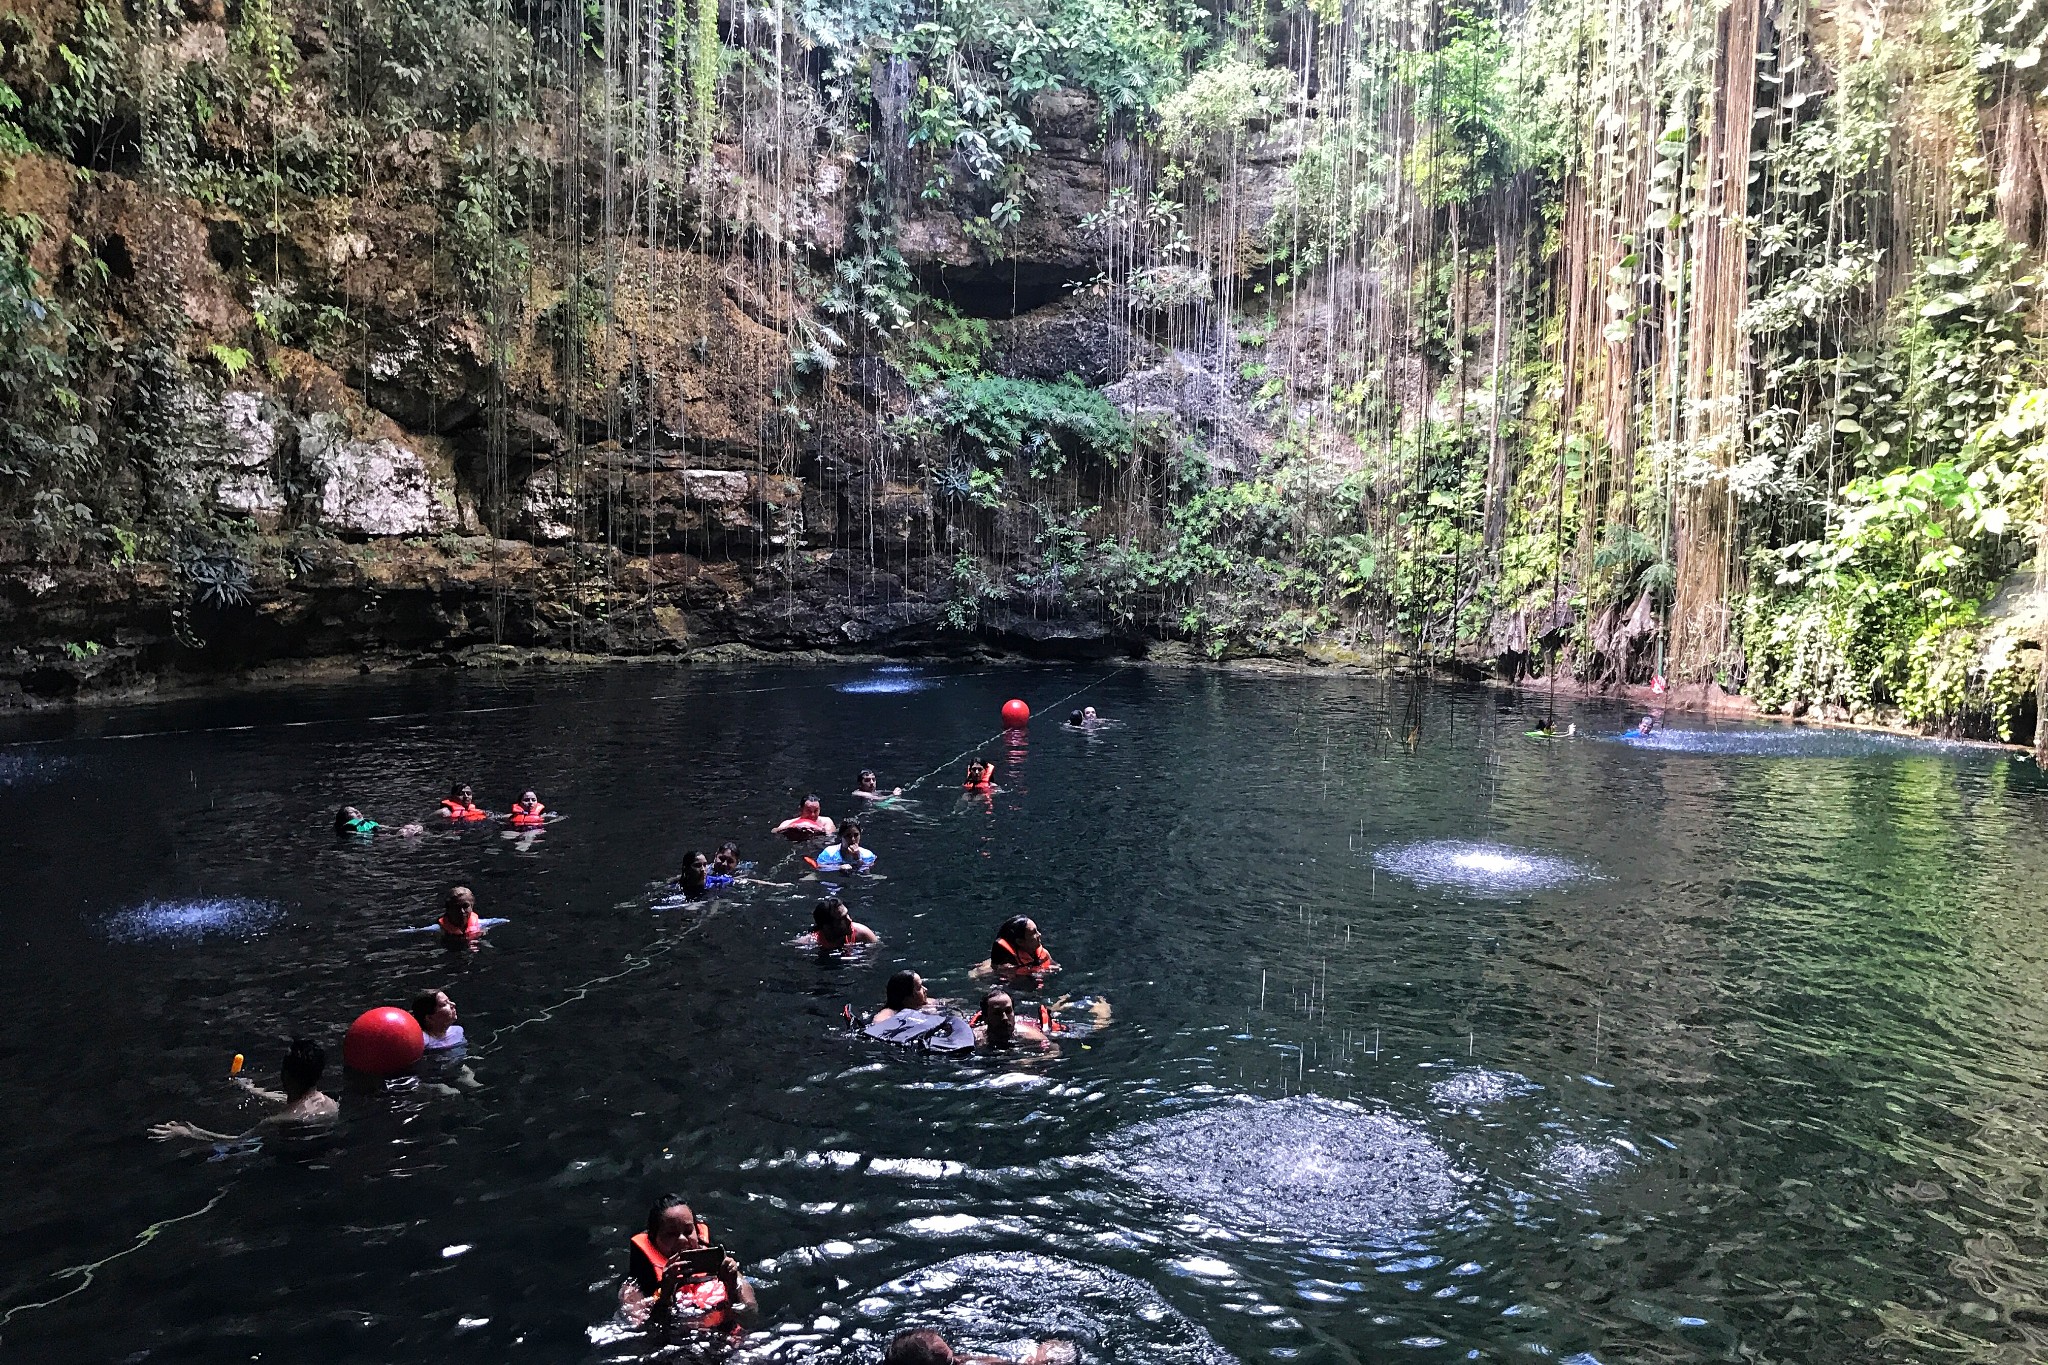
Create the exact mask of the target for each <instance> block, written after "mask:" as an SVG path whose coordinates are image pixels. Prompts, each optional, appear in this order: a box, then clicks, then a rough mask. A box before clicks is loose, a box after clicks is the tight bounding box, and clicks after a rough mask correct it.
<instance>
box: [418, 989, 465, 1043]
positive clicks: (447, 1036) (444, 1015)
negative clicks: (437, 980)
mask: <svg viewBox="0 0 2048 1365" xmlns="http://www.w3.org/2000/svg"><path fill="white" fill-rule="evenodd" d="M412 1017H413V1018H415V1019H417V1020H419V1021H420V1034H421V1036H422V1037H424V1038H425V1039H426V1040H427V1051H429V1052H445V1051H447V1050H448V1049H450V1048H458V1047H461V1046H462V1045H463V1044H464V1043H466V1042H468V1041H469V1040H468V1039H467V1038H465V1037H464V1036H463V1032H462V1025H460V1024H458V1023H456V1022H455V1002H454V1001H453V1000H450V999H449V998H448V992H446V991H421V992H420V993H419V994H418V995H416V996H414V997H413V998H412Z"/></svg>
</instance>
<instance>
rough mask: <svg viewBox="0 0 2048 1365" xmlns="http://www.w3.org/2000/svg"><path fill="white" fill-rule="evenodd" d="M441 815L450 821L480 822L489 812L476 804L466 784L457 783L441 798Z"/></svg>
mask: <svg viewBox="0 0 2048 1365" xmlns="http://www.w3.org/2000/svg"><path fill="white" fill-rule="evenodd" d="M441 814H443V815H445V816H447V817H448V818H449V819H450V820H481V819H483V818H484V816H486V815H487V814H489V812H488V811H486V810H485V809H484V808H483V807H482V806H479V805H478V804H477V803H476V800H475V798H474V797H473V796H472V795H471V793H470V790H469V784H468V783H467V782H457V783H456V784H455V785H454V786H452V787H450V788H449V789H448V794H447V795H446V796H444V797H442V798H441Z"/></svg>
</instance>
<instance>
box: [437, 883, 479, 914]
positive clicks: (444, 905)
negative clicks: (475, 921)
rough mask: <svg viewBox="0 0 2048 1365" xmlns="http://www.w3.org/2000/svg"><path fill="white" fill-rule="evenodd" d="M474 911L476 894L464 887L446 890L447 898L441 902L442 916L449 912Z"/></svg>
mask: <svg viewBox="0 0 2048 1365" xmlns="http://www.w3.org/2000/svg"><path fill="white" fill-rule="evenodd" d="M474 909H476V892H474V891H472V890H470V889H469V888H468V887H466V886H454V887H450V888H449V889H448V898H447V899H446V900H444V901H442V902H441V910H442V913H444V914H445V913H447V912H448V911H450V910H474Z"/></svg>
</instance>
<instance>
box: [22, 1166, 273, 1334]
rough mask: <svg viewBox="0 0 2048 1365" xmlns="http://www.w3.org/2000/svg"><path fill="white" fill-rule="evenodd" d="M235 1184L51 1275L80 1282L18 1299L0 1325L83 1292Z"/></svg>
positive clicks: (225, 1194) (206, 1210)
mask: <svg viewBox="0 0 2048 1365" xmlns="http://www.w3.org/2000/svg"><path fill="white" fill-rule="evenodd" d="M233 1188H234V1185H233V1184H232V1183H229V1184H226V1185H223V1186H221V1187H220V1190H219V1192H218V1193H216V1194H215V1195H214V1196H213V1198H211V1199H209V1200H207V1201H206V1202H205V1203H204V1204H202V1205H201V1206H199V1207H198V1208H196V1209H194V1210H192V1212H190V1213H181V1214H179V1215H178V1216H177V1217H175V1218H166V1219H163V1220H162V1221H161V1222H156V1223H151V1224H150V1225H149V1226H148V1227H146V1228H144V1229H143V1230H142V1231H141V1232H138V1233H136V1234H135V1240H134V1241H133V1242H131V1243H129V1244H128V1245H127V1246H125V1247H122V1248H121V1249H120V1250H119V1251H117V1252H115V1253H114V1254H113V1255H111V1256H103V1257H101V1258H100V1259H99V1260H97V1261H93V1262H91V1263H90V1264H88V1265H74V1266H69V1267H67V1268H65V1269H63V1270H60V1271H58V1272H57V1273H56V1274H55V1275H53V1276H51V1278H52V1279H53V1280H68V1279H76V1280H77V1281H78V1283H77V1284H75V1285H73V1286H71V1288H69V1289H67V1290H65V1291H64V1292H63V1293H61V1294H58V1295H56V1296H55V1297H54V1298H48V1299H41V1300H38V1301H37V1302H35V1303H18V1304H16V1305H14V1307H12V1308H10V1309H8V1310H7V1311H6V1312H5V1313H0V1327H5V1326H6V1325H7V1324H8V1323H10V1322H12V1321H13V1320H14V1319H15V1318H16V1317H17V1316H19V1315H20V1314H22V1313H33V1312H34V1311H35V1310H36V1309H38V1308H48V1307H49V1306H50V1305H51V1304H54V1303H62V1302H64V1300H66V1299H68V1298H70V1297H71V1296H72V1295H74V1294H82V1293H84V1292H85V1291H86V1290H87V1289H89V1288H91V1287H92V1282H93V1278H94V1277H95V1276H96V1275H98V1274H99V1272H100V1271H101V1270H102V1269H104V1268H105V1267H107V1266H110V1265H112V1264H113V1263H114V1262H116V1261H118V1260H120V1259H121V1258H122V1257H123V1256H133V1255H134V1254H135V1253H136V1252H138V1251H140V1250H142V1249H143V1248H144V1247H146V1246H148V1245H149V1244H150V1243H151V1242H154V1241H155V1240H156V1239H157V1235H158V1234H159V1233H161V1232H162V1231H163V1230H164V1229H165V1228H168V1227H173V1226H175V1225H176V1224H179V1223H189V1222H191V1221H192V1220H193V1219H194V1218H197V1217H199V1216H200V1215H202V1214H206V1213H211V1212H212V1211H213V1206H214V1205H216V1204H218V1203H220V1201H221V1200H223V1199H225V1198H227V1197H228V1191H229V1190H231V1189H233Z"/></svg>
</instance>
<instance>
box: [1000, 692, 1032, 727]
mask: <svg viewBox="0 0 2048 1365" xmlns="http://www.w3.org/2000/svg"><path fill="white" fill-rule="evenodd" d="M1030 720H1031V708H1030V707H1028V706H1026V705H1025V704H1024V703H1023V702H1021V701H1018V700H1017V699H1016V698H1015V697H1012V698H1010V699H1009V700H1008V701H1006V702H1004V703H1003V724H1005V725H1007V726H1009V727H1010V728H1011V729H1012V730H1021V729H1023V728H1024V727H1025V725H1026V724H1028V723H1029V722H1030Z"/></svg>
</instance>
